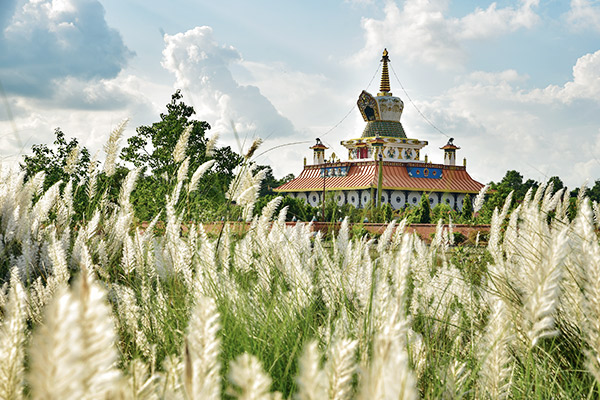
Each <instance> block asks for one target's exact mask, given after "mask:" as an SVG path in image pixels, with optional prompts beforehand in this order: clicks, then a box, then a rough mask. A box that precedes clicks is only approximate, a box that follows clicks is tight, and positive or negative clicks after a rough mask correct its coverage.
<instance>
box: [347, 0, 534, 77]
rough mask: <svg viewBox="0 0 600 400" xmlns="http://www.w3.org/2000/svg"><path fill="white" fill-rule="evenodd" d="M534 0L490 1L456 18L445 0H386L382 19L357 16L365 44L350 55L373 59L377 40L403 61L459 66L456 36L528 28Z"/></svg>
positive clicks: (484, 35) (460, 57) (461, 38)
mask: <svg viewBox="0 0 600 400" xmlns="http://www.w3.org/2000/svg"><path fill="white" fill-rule="evenodd" d="M538 2H539V0H522V1H521V2H520V3H521V4H520V6H519V7H516V8H515V7H504V8H498V7H497V5H496V3H492V4H491V5H490V6H489V7H488V8H487V9H485V10H483V9H481V8H477V9H475V11H473V12H472V13H470V14H468V15H466V16H464V17H462V18H454V17H448V16H447V13H448V1H447V0H415V1H406V2H405V3H404V6H403V8H402V9H400V8H399V7H398V5H397V4H396V3H395V2H393V1H388V2H387V4H386V6H385V10H384V11H385V17H384V18H383V19H382V20H378V19H375V18H364V19H363V21H362V27H363V30H364V31H365V46H364V47H363V49H362V50H361V51H360V52H359V53H358V54H357V55H355V56H354V57H353V61H355V62H357V63H363V62H365V61H366V60H371V59H373V58H374V57H376V55H377V54H378V53H379V52H380V51H381V49H380V47H381V45H382V43H388V44H389V45H388V46H389V49H390V50H392V52H393V54H402V55H403V56H404V57H407V60H408V61H415V62H421V63H426V64H431V65H434V66H436V67H437V68H439V69H441V70H445V69H456V68H460V67H461V66H462V64H463V62H464V60H465V58H466V54H465V52H464V49H463V46H462V42H464V41H465V40H474V39H485V38H489V37H494V36H499V35H503V34H506V33H509V32H514V31H516V30H518V29H521V28H531V27H532V26H534V25H535V24H536V23H537V22H538V20H539V17H538V15H537V14H536V13H535V11H534V8H535V7H537V5H538Z"/></svg>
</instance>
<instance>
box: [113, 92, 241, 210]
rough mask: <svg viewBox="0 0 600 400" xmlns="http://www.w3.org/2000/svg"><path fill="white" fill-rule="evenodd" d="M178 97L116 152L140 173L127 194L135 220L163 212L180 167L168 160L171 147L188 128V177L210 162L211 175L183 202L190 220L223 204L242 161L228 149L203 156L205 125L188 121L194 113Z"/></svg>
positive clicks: (178, 94) (186, 155)
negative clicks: (131, 192)
mask: <svg viewBox="0 0 600 400" xmlns="http://www.w3.org/2000/svg"><path fill="white" fill-rule="evenodd" d="M182 99H183V95H182V94H181V91H179V90H177V91H176V92H175V93H174V94H173V95H172V96H171V101H170V102H169V104H167V106H166V107H167V112H166V113H161V114H160V121H158V122H155V123H153V124H152V125H148V126H140V127H138V128H137V129H136V134H135V135H134V136H132V137H130V138H129V139H128V140H127V146H126V147H124V148H123V150H122V151H121V159H122V160H124V161H128V162H130V163H132V164H133V165H135V166H136V167H138V168H142V169H143V170H144V171H145V175H144V176H143V177H141V178H140V180H139V183H138V185H137V187H136V190H135V191H134V193H133V194H132V202H133V203H134V206H135V209H136V216H137V217H138V218H140V219H144V220H146V219H150V218H152V217H154V215H156V213H157V212H159V211H160V210H162V209H163V208H164V203H165V197H166V195H167V194H168V193H170V191H171V190H172V188H173V185H174V184H175V177H176V175H177V170H178V168H179V166H180V162H177V161H176V160H175V159H174V157H173V155H174V152H175V147H176V145H177V142H178V141H179V138H180V136H181V135H182V133H183V132H184V130H185V129H186V128H188V127H190V128H191V130H190V134H189V138H188V141H187V147H186V149H185V157H189V158H190V165H189V169H188V175H191V174H193V172H194V171H195V170H196V168H197V167H198V166H200V165H201V164H202V163H204V162H205V161H208V160H209V159H214V160H215V165H214V167H213V168H212V171H211V172H209V173H207V174H206V175H205V176H204V177H203V178H202V180H201V182H200V185H199V190H198V191H197V192H193V193H192V194H190V196H189V197H188V198H187V199H186V201H187V203H188V204H187V208H188V212H189V215H188V217H190V218H192V217H194V216H195V215H198V214H197V213H199V212H203V211H206V210H207V209H210V208H212V207H213V206H217V204H216V203H219V202H223V200H224V193H225V192H226V190H227V187H228V185H229V182H230V180H231V179H232V177H233V170H234V169H235V167H236V166H237V165H239V164H240V162H241V161H242V157H241V156H239V155H238V154H236V153H235V152H233V151H232V150H231V148H230V147H228V146H227V147H220V148H215V149H214V151H213V152H212V154H210V155H207V154H206V146H207V143H208V139H207V138H206V136H205V134H206V131H208V130H209V129H210V125H209V124H208V123H207V122H205V121H198V120H195V119H193V116H194V115H195V114H196V111H195V110H194V108H193V107H192V106H188V105H187V104H185V103H184V102H183V100H182ZM185 157H183V158H185ZM210 203H212V204H210ZM195 213H196V214H195Z"/></svg>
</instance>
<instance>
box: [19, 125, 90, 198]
mask: <svg viewBox="0 0 600 400" xmlns="http://www.w3.org/2000/svg"><path fill="white" fill-rule="evenodd" d="M54 135H55V136H56V139H55V140H54V147H55V148H54V149H52V148H49V147H48V146H47V145H46V144H34V145H33V146H32V147H31V151H32V154H31V155H28V156H25V157H23V162H22V163H21V164H20V167H21V169H22V170H23V171H25V179H29V178H30V177H32V176H34V175H35V174H37V173H38V172H41V171H43V172H45V173H46V178H45V180H44V190H46V189H48V188H49V187H50V186H52V185H54V184H55V183H56V182H58V181H60V180H62V181H63V182H64V183H65V184H66V183H67V182H68V181H69V180H73V183H75V184H77V183H82V182H84V181H85V179H86V175H87V170H88V167H89V165H90V153H89V151H88V150H87V149H86V148H85V147H82V148H79V141H78V140H77V139H76V138H72V139H71V140H69V141H67V139H66V138H65V134H64V133H63V131H61V130H60V128H56V129H55V130H54ZM78 148H79V151H78V153H75V149H78ZM74 156H76V157H74ZM68 164H70V165H68Z"/></svg>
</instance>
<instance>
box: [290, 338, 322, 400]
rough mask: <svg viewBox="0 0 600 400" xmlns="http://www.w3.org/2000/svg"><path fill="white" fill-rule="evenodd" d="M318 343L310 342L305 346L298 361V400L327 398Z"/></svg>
mask: <svg viewBox="0 0 600 400" xmlns="http://www.w3.org/2000/svg"><path fill="white" fill-rule="evenodd" d="M320 358H321V355H320V354H319V350H318V343H317V342H316V341H311V342H309V343H308V344H306V345H305V347H304V351H303V352H302V356H301V357H300V360H299V368H300V373H299V375H298V377H297V381H298V399H299V400H319V399H324V398H326V397H327V390H326V386H325V374H324V372H323V370H322V369H321V367H320V365H319V364H320Z"/></svg>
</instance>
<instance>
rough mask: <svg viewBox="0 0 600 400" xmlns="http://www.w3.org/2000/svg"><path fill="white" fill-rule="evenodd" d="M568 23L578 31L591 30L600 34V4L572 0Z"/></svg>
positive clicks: (587, 0)
mask: <svg viewBox="0 0 600 400" xmlns="http://www.w3.org/2000/svg"><path fill="white" fill-rule="evenodd" d="M566 16H567V21H568V22H569V24H570V25H571V27H572V28H574V29H576V30H585V29H591V30H595V31H598V32H600V2H599V1H590V0H571V9H570V10H569V12H567V15H566Z"/></svg>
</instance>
